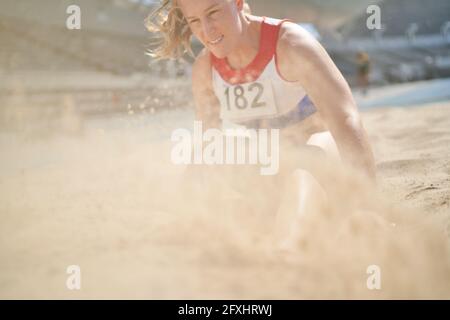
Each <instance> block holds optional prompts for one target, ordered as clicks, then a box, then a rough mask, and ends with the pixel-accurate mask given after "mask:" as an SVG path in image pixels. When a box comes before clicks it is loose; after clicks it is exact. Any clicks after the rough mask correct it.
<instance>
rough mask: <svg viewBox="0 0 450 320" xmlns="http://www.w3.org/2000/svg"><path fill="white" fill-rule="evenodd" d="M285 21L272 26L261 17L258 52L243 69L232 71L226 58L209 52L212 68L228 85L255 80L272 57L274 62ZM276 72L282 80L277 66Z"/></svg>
mask: <svg viewBox="0 0 450 320" xmlns="http://www.w3.org/2000/svg"><path fill="white" fill-rule="evenodd" d="M285 21H288V20H280V21H279V22H278V24H276V25H274V24H270V23H267V22H266V17H263V21H262V23H261V31H260V40H259V51H258V53H257V54H256V57H255V58H254V59H253V61H252V62H250V63H249V64H248V65H247V66H245V67H244V68H241V69H233V68H232V67H231V66H230V65H229V63H228V59H227V58H226V57H225V58H222V59H220V58H217V57H216V56H215V55H214V54H213V53H212V52H211V54H210V56H211V63H212V66H213V67H214V68H215V69H216V71H217V72H218V73H219V74H220V76H221V77H222V79H223V80H225V81H226V82H228V83H230V84H242V83H246V82H253V81H255V80H257V79H258V78H259V77H260V76H261V74H262V73H263V72H264V70H265V68H266V66H267V65H268V64H269V62H270V61H271V60H272V58H273V57H274V56H275V61H276V49H277V42H278V35H279V31H280V29H281V25H282V24H283V22H285ZM277 72H278V74H279V75H280V77H281V78H282V79H284V78H283V77H282V76H281V74H280V72H279V70H278V66H277ZM286 81H287V80H286Z"/></svg>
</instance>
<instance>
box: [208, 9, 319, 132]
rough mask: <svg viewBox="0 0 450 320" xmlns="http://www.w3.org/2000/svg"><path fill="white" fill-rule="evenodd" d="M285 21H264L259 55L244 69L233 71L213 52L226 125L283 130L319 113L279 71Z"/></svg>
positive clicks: (215, 81) (214, 75) (216, 86)
mask: <svg viewBox="0 0 450 320" xmlns="http://www.w3.org/2000/svg"><path fill="white" fill-rule="evenodd" d="M285 21H286V20H277V19H272V18H266V17H264V18H263V21H262V24H261V34H260V46H259V47H260V49H259V52H258V54H257V55H256V57H255V59H254V60H253V61H252V62H251V63H250V64H249V65H247V66H246V67H245V68H243V69H239V70H236V69H232V68H231V67H230V65H229V64H228V61H227V59H226V58H223V59H219V58H217V57H215V56H214V55H213V54H212V53H211V65H212V82H213V89H214V93H215V94H216V96H217V98H218V99H219V101H220V117H221V119H222V121H223V122H225V123H234V124H237V125H243V126H246V127H248V128H262V127H264V128H279V129H281V128H284V127H287V126H289V125H291V124H294V123H297V122H299V121H302V120H303V119H305V118H306V117H308V116H310V115H311V114H313V113H315V112H316V111H317V110H316V108H315V107H314V104H313V103H312V102H311V100H310V99H309V98H308V96H307V95H306V92H305V90H304V89H303V88H302V87H301V86H300V85H299V84H298V83H295V82H290V81H287V80H285V79H283V78H282V76H281V75H280V73H279V71H278V66H277V56H276V48H277V42H278V34H279V31H280V28H281V25H282V24H283V22H285Z"/></svg>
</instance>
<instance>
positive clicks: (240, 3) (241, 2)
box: [236, 0, 244, 11]
mask: <svg viewBox="0 0 450 320" xmlns="http://www.w3.org/2000/svg"><path fill="white" fill-rule="evenodd" d="M236 6H237V8H238V9H239V11H242V9H244V0H236Z"/></svg>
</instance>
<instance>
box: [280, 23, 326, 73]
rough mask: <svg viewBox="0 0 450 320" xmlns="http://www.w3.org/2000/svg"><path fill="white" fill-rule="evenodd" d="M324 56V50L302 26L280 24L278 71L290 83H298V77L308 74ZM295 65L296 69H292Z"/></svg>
mask: <svg viewBox="0 0 450 320" xmlns="http://www.w3.org/2000/svg"><path fill="white" fill-rule="evenodd" d="M325 55H326V52H325V49H324V48H323V47H322V45H321V44H320V43H319V42H318V41H317V40H316V39H315V38H314V36H313V35H312V34H311V33H309V32H308V31H307V30H306V29H304V28H303V27H302V26H299V25H298V24H296V23H293V22H289V21H287V22H285V23H283V24H282V26H281V29H280V32H279V36H278V43H277V58H278V64H279V69H280V71H281V72H282V74H283V76H284V77H285V78H287V79H288V80H291V81H299V80H300V79H299V76H301V75H304V74H309V72H312V71H314V68H316V67H317V63H318V62H319V60H323V59H324V56H325ZM292 65H295V66H296V68H292Z"/></svg>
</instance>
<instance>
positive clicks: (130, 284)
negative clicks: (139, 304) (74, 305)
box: [0, 93, 450, 299]
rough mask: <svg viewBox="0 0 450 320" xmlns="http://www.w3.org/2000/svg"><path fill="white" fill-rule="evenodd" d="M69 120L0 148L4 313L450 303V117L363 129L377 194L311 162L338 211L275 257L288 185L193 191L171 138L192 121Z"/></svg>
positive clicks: (393, 111) (244, 183)
mask: <svg viewBox="0 0 450 320" xmlns="http://www.w3.org/2000/svg"><path fill="white" fill-rule="evenodd" d="M180 94H182V93H180ZM72 111H73V110H72ZM72 111H70V112H72ZM70 112H69V114H68V115H67V114H65V115H63V116H61V118H60V119H59V120H57V123H58V124H57V125H54V123H53V122H52V124H51V125H41V126H36V125H35V126H32V125H29V124H30V121H31V122H33V123H34V124H36V122H39V121H40V120H42V119H41V118H40V117H39V116H38V115H34V116H33V117H32V118H31V120H30V118H26V117H25V118H24V117H23V116H22V117H13V118H11V117H10V118H9V119H13V120H10V121H13V123H10V125H9V126H8V129H4V130H2V132H1V133H0V151H1V154H2V163H1V168H0V192H1V196H0V197H1V198H0V199H1V201H0V203H1V207H0V217H1V224H0V237H1V238H0V298H3V299H5V298H6V299H10V298H31V299H38V298H39V299H49V298H64V299H66V298H67V299H79V298H87V299H91V298H101V299H104V298H125V299H131V298H138V299H302V298H313V299H315V298H375V299H378V298H447V299H448V298H450V254H449V253H450V251H449V249H448V247H447V245H448V234H447V233H448V232H449V230H448V229H449V219H450V210H449V203H450V148H449V147H450V145H449V144H450V129H449V128H450V103H448V102H445V103H435V104H428V105H421V106H417V107H414V108H379V109H374V110H371V111H368V112H364V113H363V115H364V120H365V126H366V128H367V130H368V132H369V135H370V139H371V141H372V143H373V147H374V151H375V157H376V161H377V168H378V174H379V188H378V190H373V189H371V188H370V187H368V186H367V185H366V184H365V183H364V181H362V180H359V179H357V178H355V177H353V176H351V175H349V174H348V173H346V172H340V171H339V170H337V169H336V168H335V167H334V166H333V165H332V164H329V163H321V162H318V161H317V159H309V158H307V159H304V161H305V163H306V165H311V166H316V167H319V169H320V170H321V171H322V172H323V176H324V177H325V179H328V182H329V188H330V190H331V191H332V195H333V196H332V199H331V202H330V203H331V205H330V207H328V208H327V210H324V212H317V213H316V214H315V215H312V216H311V217H309V218H308V219H307V220H305V222H304V225H303V228H304V230H305V231H304V233H303V237H302V238H301V239H299V241H298V243H296V247H295V249H294V250H293V251H290V252H285V251H280V250H277V248H276V247H275V246H274V244H273V237H272V230H273V219H274V216H273V213H274V208H273V207H274V203H275V202H276V199H277V190H278V189H279V184H277V181H276V179H275V180H274V179H272V180H268V179H263V178H261V177H260V176H259V175H255V174H254V172H253V171H254V170H253V171H252V169H250V170H246V169H245V168H238V169H236V170H235V169H230V170H228V169H221V170H218V171H214V172H211V173H210V174H208V177H209V179H208V181H207V183H206V185H203V186H202V185H201V184H199V183H198V181H197V180H195V179H193V181H190V182H189V184H188V186H189V187H187V188H186V186H185V185H183V183H182V179H181V175H182V172H183V170H184V167H182V166H174V165H173V164H172V163H171V162H170V148H171V143H170V132H171V130H173V129H175V128H179V127H181V126H190V124H191V123H192V120H193V118H192V114H191V113H190V112H189V111H182V110H178V111H170V112H169V111H167V112H166V111H160V112H156V113H155V114H148V113H143V114H141V115H136V114H134V115H130V114H125V115H119V116H115V117H112V118H96V119H84V118H83V117H81V116H79V115H76V114H73V112H72V113H70ZM14 119H15V120H14ZM24 119H25V120H24ZM64 119H65V120H64ZM14 121H16V122H17V125H15V123H14ZM44 124H45V122H44ZM30 128H32V129H30ZM336 170H337V171H336ZM194 180H195V181H194ZM249 190H250V191H249ZM69 265H79V266H80V267H81V274H82V278H81V279H82V281H81V283H82V288H81V290H73V291H71V290H68V289H67V287H66V279H67V277H68V275H67V274H66V268H67V266H69ZM370 265H377V266H379V267H380V270H381V276H382V278H381V285H382V287H381V290H368V288H367V285H366V282H367V278H368V276H369V275H368V274H367V273H366V270H367V268H368V267H369V266H370Z"/></svg>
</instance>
